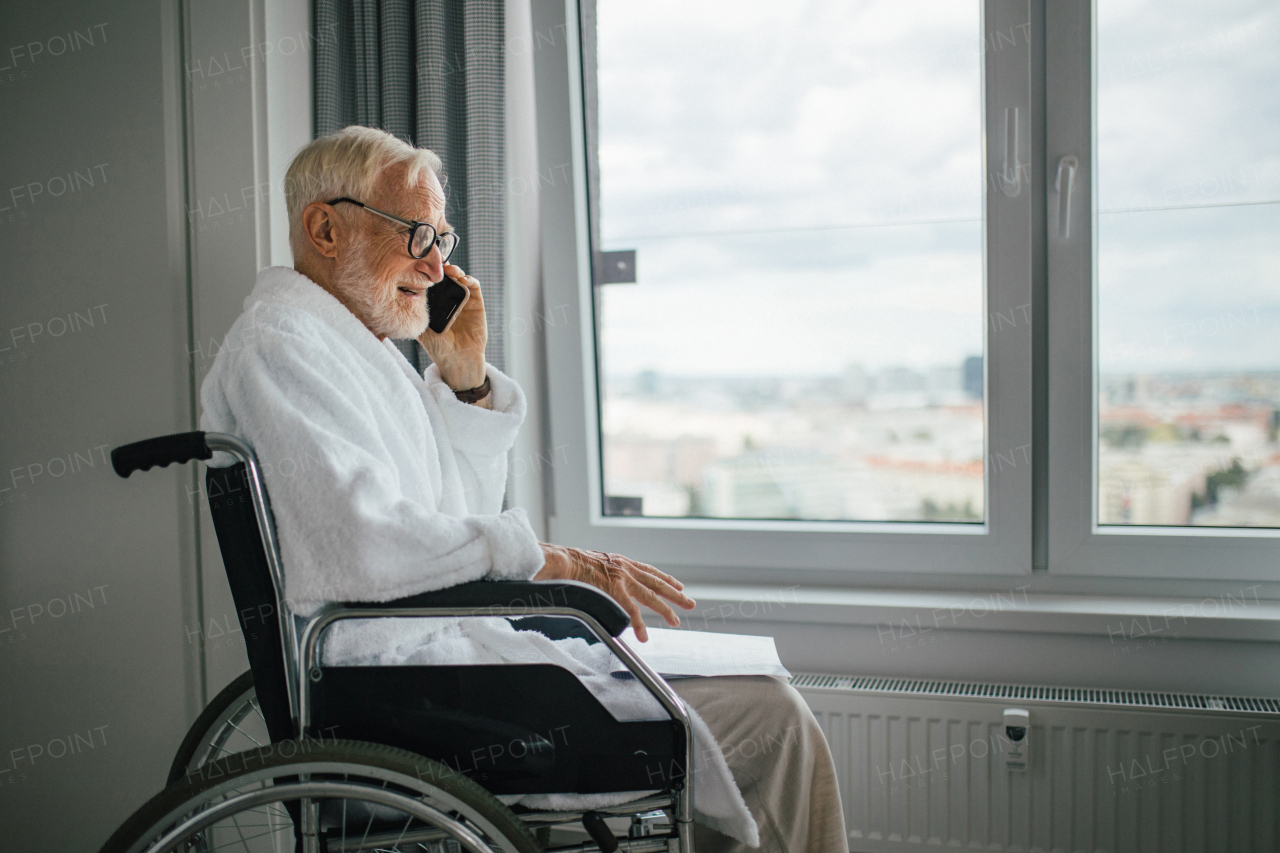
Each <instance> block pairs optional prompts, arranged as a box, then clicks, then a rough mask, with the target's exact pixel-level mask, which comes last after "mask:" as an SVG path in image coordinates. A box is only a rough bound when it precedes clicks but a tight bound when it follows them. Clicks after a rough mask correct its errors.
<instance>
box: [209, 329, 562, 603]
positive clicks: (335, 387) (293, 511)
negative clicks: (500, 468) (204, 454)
mask: <svg viewBox="0 0 1280 853" xmlns="http://www.w3.org/2000/svg"><path fill="white" fill-rule="evenodd" d="M229 355H230V358H231V363H228V364H227V365H226V368H227V369H225V370H223V371H222V377H223V378H222V387H221V389H220V390H221V393H222V394H223V395H224V396H225V398H226V405H227V408H228V409H229V410H230V414H231V415H232V420H233V422H234V423H235V426H236V429H237V430H238V431H239V432H240V434H241V435H242V436H243V437H244V438H245V439H246V440H248V441H249V442H250V443H251V444H252V445H253V446H254V449H255V450H256V452H257V454H258V456H259V459H260V460H261V461H262V462H263V471H264V473H263V476H264V479H265V480H266V485H267V490H268V493H269V494H270V497H271V504H272V510H273V512H274V514H275V520H276V529H277V532H278V534H279V539H280V548H281V556H282V558H283V561H284V566H285V591H286V595H287V597H288V598H289V599H290V601H291V602H292V603H293V605H294V606H295V608H296V609H298V611H299V612H306V611H308V610H311V609H313V607H311V606H310V605H314V604H318V603H320V602H324V601H388V600H391V599H395V598H400V597H402V596H406V595H413V594H416V593H420V592H428V591H431V590H435V589H442V588H445V587H449V586H454V585H455V584H459V583H464V582H466V581H472V580H478V579H481V578H485V577H501V578H519V579H526V578H530V577H532V576H533V575H534V573H535V572H537V570H538V569H539V568H540V567H541V566H542V562H543V555H542V550H541V547H540V546H539V545H538V540H537V536H536V535H535V534H534V532H533V529H532V528H531V527H530V526H529V521H528V518H527V517H526V516H525V513H524V511H523V510H521V509H511V510H507V511H506V512H502V513H498V512H497V511H496V510H497V507H498V506H500V504H501V495H500V494H499V495H498V496H497V499H496V500H497V504H496V505H495V503H494V498H493V495H492V494H488V495H486V496H485V497H486V498H487V501H484V502H485V503H486V504H487V505H488V506H489V507H491V508H492V510H493V511H492V512H490V513H489V514H474V515H464V516H456V515H448V514H445V513H442V512H440V511H438V510H437V509H436V508H435V507H430V506H425V505H423V504H421V503H419V502H417V501H415V500H411V499H409V498H408V497H406V496H405V495H404V493H403V492H402V490H401V488H400V485H399V474H398V470H397V466H396V463H395V460H394V459H393V458H392V453H391V452H390V450H389V449H388V448H387V447H386V446H385V445H384V442H383V440H382V438H381V437H380V432H379V429H378V425H377V424H376V422H375V421H374V414H373V412H372V410H371V407H370V406H369V404H368V401H367V399H366V397H365V391H364V389H363V388H362V387H361V384H360V382H359V381H358V379H357V378H356V376H355V375H354V374H353V373H352V372H351V371H350V370H349V369H348V368H347V367H346V366H345V365H344V364H343V363H342V361H341V359H339V358H337V357H336V356H335V355H333V354H332V353H331V352H330V351H329V349H328V348H327V347H326V346H325V345H324V342H323V341H322V340H319V339H315V340H313V339H311V338H309V337H308V336H306V335H294V334H290V333H286V332H277V333H276V334H273V335H269V336H264V337H263V338H261V339H260V340H259V341H258V342H257V343H256V344H255V345H254V346H248V347H245V348H243V349H241V350H238V351H237V352H234V353H230V354H229ZM508 381H509V380H508ZM512 384H514V383H512ZM517 390H518V389H517ZM454 402H455V403H456V402H457V401H456V400H454ZM520 402H521V403H523V398H522V397H521V400H520ZM459 405H462V404H459ZM485 414H489V415H496V416H501V415H502V414H503V413H494V412H487V411H486V412H485ZM510 415H511V416H512V417H514V415H515V413H514V412H512V413H510ZM516 425H517V426H518V420H517V424H516ZM512 429H514V428H512ZM507 446H509V444H508V445H507ZM507 446H504V447H502V449H501V451H495V452H499V453H502V454H505V452H506V447H507ZM463 452H464V453H465V452H467V451H463ZM472 452H478V451H472Z"/></svg>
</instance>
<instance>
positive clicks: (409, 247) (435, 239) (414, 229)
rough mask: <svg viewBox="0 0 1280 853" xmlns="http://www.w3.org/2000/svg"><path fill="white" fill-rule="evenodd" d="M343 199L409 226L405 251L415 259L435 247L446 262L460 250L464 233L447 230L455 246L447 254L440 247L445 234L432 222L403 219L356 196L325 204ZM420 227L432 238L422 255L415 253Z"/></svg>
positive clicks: (328, 202)
mask: <svg viewBox="0 0 1280 853" xmlns="http://www.w3.org/2000/svg"><path fill="white" fill-rule="evenodd" d="M342 201H345V202H349V203H351V204H354V205H355V206H356V207H363V208H364V209H365V210H367V211H369V212H370V213H376V214H378V215H379V216H381V217H384V218H386V219H390V220H391V221H392V222H399V223H400V224H401V225H403V226H405V227H406V228H408V229H409V242H408V243H406V244H405V251H407V252H408V253H409V257H411V258H413V259H414V260H418V261H420V260H422V259H423V258H425V257H426V256H427V255H429V254H431V250H432V249H433V248H440V262H441V263H444V262H446V261H448V260H449V258H450V257H452V256H453V253H454V252H456V251H458V244H459V243H461V242H462V235H461V234H459V233H458V232H457V231H446V232H445V233H446V234H452V235H453V248H451V249H450V250H449V254H447V255H446V254H445V253H444V249H443V248H441V247H440V240H441V239H442V238H443V236H444V235H443V234H441V233H440V232H439V231H437V230H436V227H435V226H434V225H432V224H431V223H430V222H418V221H416V220H413V219H401V218H400V217H399V216H396V215H395V214H392V213H387V212H386V211H385V210H379V209H378V208H376V207H373V206H372V205H368V204H365V203H364V202H362V201H356V200H355V199H354V198H347V197H346V196H343V197H342V198H335V199H334V200H332V201H327V202H325V204H329V205H333V204H337V203H339V202H342ZM419 228H427V229H430V231H431V240H430V241H429V242H428V243H427V250H426V251H425V252H423V253H422V254H421V255H415V254H414V253H413V238H415V237H417V236H418V229H419Z"/></svg>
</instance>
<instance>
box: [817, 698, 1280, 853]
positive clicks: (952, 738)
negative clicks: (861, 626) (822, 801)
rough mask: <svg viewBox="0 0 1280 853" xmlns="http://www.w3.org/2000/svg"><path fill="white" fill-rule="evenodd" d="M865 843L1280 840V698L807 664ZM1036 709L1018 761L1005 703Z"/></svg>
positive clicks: (855, 839) (863, 846)
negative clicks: (895, 675) (836, 669)
mask: <svg viewBox="0 0 1280 853" xmlns="http://www.w3.org/2000/svg"><path fill="white" fill-rule="evenodd" d="M792 684H793V685H794V686H795V687H796V688H797V689H799V690H800V692H801V694H802V695H803V696H804V697H805V700H806V701H807V702H808V703H809V706H810V707H811V708H812V709H813V712H814V714H815V715H816V716H817V718H818V721H819V722H820V723H821V724H822V727H823V731H824V732H825V733H826V736H827V740H828V742H829V743H830V745H831V751H832V754H833V756H834V757H835V762H836V771H837V773H838V775H839V780H840V794H841V797H842V799H843V802H844V814H845V827H846V829H847V830H848V833H849V848H850V850H851V851H853V853H880V851H886V853H887V851H900V850H917V849H920V848H922V847H925V846H928V847H938V846H941V847H959V848H982V849H986V850H1009V851H1064V853H1066V851H1082V853H1113V851H1114V853H1129V851H1134V853H1138V851H1142V853H1152V851H1161V853H1163V851H1179V853H1181V851H1203V853H1211V851H1223V853H1228V851H1229V853H1277V851H1280V778H1278V777H1280V748H1278V747H1277V741H1280V701H1277V700H1276V699H1251V698H1242V697H1232V696H1202V695H1191V694H1170V693H1142V692H1126V691H1113V690H1089V689H1082V688H1062V687H1037V686H1030V685H1010V684H968V683H957V682H928V681H908V680H897V679H887V678H858V677H846V676H830V675H813V674H800V675H797V676H796V677H795V679H794V680H793V681H792ZM1006 708H1021V709H1024V710H1027V711H1029V712H1030V732H1029V738H1028V740H1027V741H1026V742H1025V746H1026V750H1025V751H1026V753H1027V768H1026V770H1025V771H1016V770H1009V769H1007V767H1006V761H1007V760H1009V757H1010V756H1009V755H1008V753H1009V751H1010V749H1011V748H1013V742H1012V741H1010V740H1009V738H1007V737H1006V736H1005V732H1004V723H1003V712H1004V710H1005V709H1006Z"/></svg>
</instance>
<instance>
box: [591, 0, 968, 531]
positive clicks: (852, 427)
mask: <svg viewBox="0 0 1280 853" xmlns="http://www.w3.org/2000/svg"><path fill="white" fill-rule="evenodd" d="M687 5H688V4H680V3H676V2H670V3H668V4H667V5H666V6H663V5H661V4H658V5H657V6H655V5H653V4H643V5H638V4H634V3H627V2H611V0H603V2H600V3H598V4H597V6H596V22H597V29H596V45H597V50H596V55H597V81H598V83H597V92H598V101H597V103H598V113H597V114H598V116H599V137H598V138H599V158H598V162H599V175H600V178H599V180H600V192H599V205H598V207H599V218H600V233H601V240H600V242H601V246H600V248H601V249H602V250H603V251H605V252H610V251H625V252H634V253H635V255H634V258H635V261H634V263H635V266H634V267H633V269H634V270H635V272H636V273H638V281H637V282H636V283H634V284H610V285H607V286H603V287H600V288H599V290H598V302H597V310H598V312H599V322H600V344H599V350H598V352H597V358H598V368H597V369H598V374H599V380H600V388H601V401H600V403H601V420H600V424H601V444H602V467H603V487H604V494H605V500H604V511H605V514H628V515H644V516H651V517H652V516H665V517H711V518H761V519H808V520H853V521H940V522H955V523H973V522H981V521H982V520H983V518H984V497H985V495H984V489H983V486H984V477H983V468H984V464H983V463H984V451H985V447H984V442H983V427H984V424H983V407H982V396H983V393H982V386H983V382H982V378H983V370H982V362H983V358H982V353H983V312H982V304H983V298H982V296H983V267H982V260H983V246H982V200H983V198H982V187H983V168H982V55H981V51H980V48H981V45H982V34H981V10H980V9H979V7H978V5H977V4H976V3H956V2H954V0H930V2H925V3H923V4H920V3H917V4H914V5H915V6H916V8H914V9H913V10H912V11H911V12H910V13H907V12H906V11H905V10H903V11H902V12H895V13H891V14H890V16H889V19H888V20H887V21H886V20H884V19H883V15H884V10H883V9H881V8H877V7H875V6H860V5H858V4H849V3H846V2H826V3H817V4H813V5H799V4H796V5H790V6H787V5H782V6H779V5H778V4H775V3H758V4H735V6H734V11H733V14H731V15H728V14H725V9H723V8H721V7H719V6H717V5H715V4H706V5H702V6H695V7H693V8H692V9H687V10H686V11H682V8H686V7H687ZM673 20H678V21H679V26H678V27H672V26H671V22H672V21H673ZM913 20H918V21H919V23H912V21H913ZM886 24H890V25H889V26H886ZM691 80H697V81H698V84H697V85H696V86H691V85H689V81H691ZM907 104H910V105H911V106H910V108H909V110H904V111H903V112H906V113H908V114H909V115H910V116H911V118H910V119H909V120H907V121H893V120H889V121H886V120H881V117H884V116H885V115H886V114H888V113H891V112H897V110H896V108H895V106H894V105H907ZM630 277H631V278H637V276H636V275H632V276H630Z"/></svg>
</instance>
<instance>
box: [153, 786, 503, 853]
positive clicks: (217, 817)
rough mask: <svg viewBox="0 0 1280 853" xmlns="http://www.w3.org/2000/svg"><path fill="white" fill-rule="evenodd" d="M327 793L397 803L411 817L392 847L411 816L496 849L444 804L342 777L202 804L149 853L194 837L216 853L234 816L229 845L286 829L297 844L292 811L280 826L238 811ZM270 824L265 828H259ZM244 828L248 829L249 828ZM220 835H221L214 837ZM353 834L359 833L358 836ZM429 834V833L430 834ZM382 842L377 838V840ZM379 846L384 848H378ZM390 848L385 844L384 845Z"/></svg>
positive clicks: (474, 847)
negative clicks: (250, 820)
mask: <svg viewBox="0 0 1280 853" xmlns="http://www.w3.org/2000/svg"><path fill="white" fill-rule="evenodd" d="M320 799H323V800H325V801H328V802H332V801H334V800H337V799H341V801H342V805H343V807H344V809H345V807H346V805H347V803H348V801H350V800H354V801H356V802H361V803H369V804H373V805H378V806H382V807H384V808H392V809H395V810H397V811H400V812H402V813H404V814H405V816H406V817H407V818H408V820H406V822H405V826H404V829H403V830H402V831H401V832H400V833H399V837H398V838H397V839H396V840H395V841H394V842H392V845H391V849H395V848H398V847H400V845H401V844H403V843H406V842H405V841H404V836H405V835H406V834H408V833H409V829H410V826H411V822H412V819H414V818H416V819H418V820H419V821H421V822H423V823H427V824H429V825H431V826H433V827H435V828H437V829H438V830H439V831H440V833H442V834H446V835H447V836H449V837H451V838H453V839H455V840H456V841H458V842H459V843H460V844H463V845H465V847H466V849H467V850H469V851H472V853H495V851H494V849H493V848H492V847H490V846H489V845H488V844H486V843H485V842H484V841H483V840H482V839H481V838H480V836H479V835H477V834H476V833H475V832H473V831H472V830H471V829H470V828H469V827H468V826H466V825H465V824H464V823H462V822H460V821H457V820H454V819H453V818H452V817H450V816H449V815H448V814H446V813H445V812H443V811H441V810H440V809H437V808H434V807H432V806H430V805H428V804H426V803H424V802H422V801H421V800H417V799H414V798H412V797H410V796H406V795H404V794H401V793H399V792H397V791H392V790H388V789H386V788H376V787H372V786H369V785H362V784H354V783H349V782H347V783H343V782H335V781H323V782H293V783H287V784H284V785H273V786H271V787H270V788H261V789H259V790H257V791H247V792H244V793H240V794H235V795H233V796H231V797H230V798H228V799H225V800H223V801H222V802H221V803H218V804H217V805H214V806H211V807H209V808H206V809H202V810H201V811H200V812H198V813H195V814H193V815H191V816H189V817H187V818H186V819H185V820H182V821H181V822H180V823H179V824H178V825H177V826H175V827H174V828H173V829H171V830H169V831H168V832H167V833H165V835H164V836H162V837H161V838H160V839H158V840H156V841H155V842H153V843H152V844H151V845H150V846H149V847H147V848H145V850H146V853H169V851H174V850H179V849H190V847H191V844H190V842H191V841H192V840H193V839H194V838H196V837H198V838H199V840H200V846H201V848H202V849H205V850H208V851H210V853H217V851H218V850H220V849H222V846H220V845H216V844H215V845H214V846H209V841H210V839H211V837H212V836H213V831H214V830H216V829H217V825H218V823H219V822H222V821H230V822H232V824H233V828H234V829H235V830H236V832H235V837H233V838H231V839H230V841H229V844H228V845H227V846H228V847H232V846H234V847H236V848H243V849H245V850H249V851H251V852H252V851H256V848H251V847H250V842H256V841H259V840H261V839H267V842H266V843H267V844H270V847H265V846H262V845H260V846H262V849H276V848H278V846H279V845H278V843H277V842H278V841H280V840H281V839H279V838H276V837H275V836H277V835H286V834H287V842H288V844H289V845H292V844H293V841H294V838H293V824H292V819H291V818H290V817H289V815H288V812H287V811H286V812H284V813H283V814H277V815H276V817H279V818H282V821H281V822H280V824H279V826H278V827H271V826H267V827H262V826H258V825H246V824H242V823H239V822H237V821H236V817H237V816H238V815H241V814H243V813H244V812H245V811H246V810H253V811H258V810H261V811H262V816H264V817H268V816H270V815H271V814H272V813H271V811H270V809H269V807H270V806H271V805H278V804H283V803H284V802H288V801H291V800H298V801H299V803H300V804H305V803H306V802H308V801H319V800H320ZM263 828H266V829H267V832H266V833H261V832H259V831H258V830H261V829H263ZM245 830H249V832H248V833H247V837H246V833H245ZM345 830H346V827H345V824H344V826H343V833H342V837H341V839H340V847H339V848H338V849H341V850H353V849H358V847H349V846H348V845H347V843H346V842H347V837H346V831H345ZM367 837H368V833H365V837H364V838H362V839H361V842H360V844H359V846H364V843H365V842H366V841H367ZM214 840H216V839H214ZM353 840H354V839H353ZM426 840H430V839H426ZM377 843H379V842H375V844H377ZM407 843H409V844H413V845H420V844H422V840H418V839H414V840H411V841H409V842H407ZM375 849H379V848H375ZM380 849H386V848H380Z"/></svg>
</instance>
